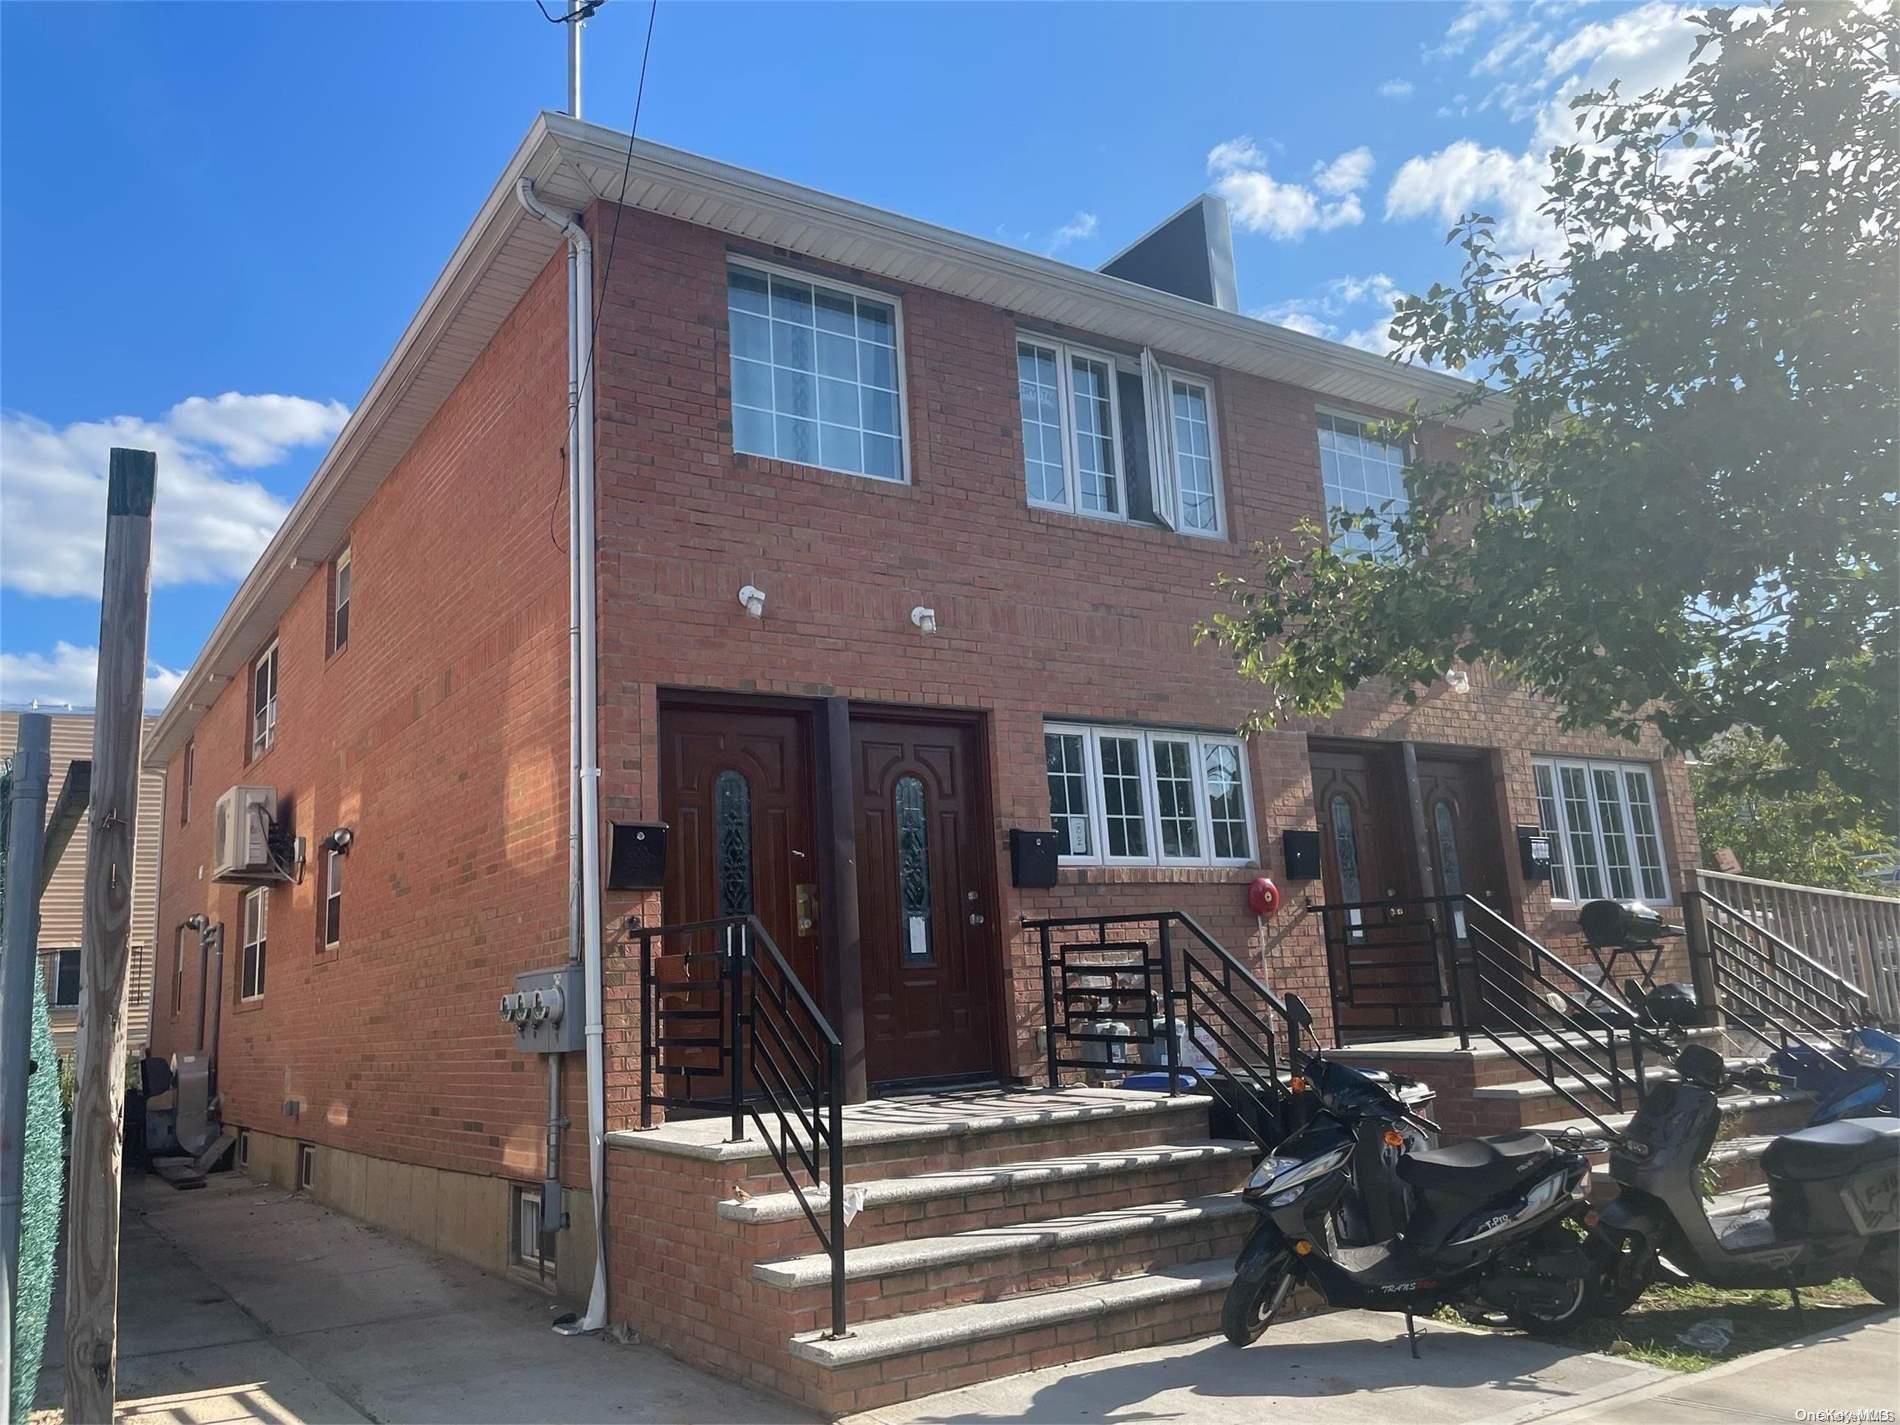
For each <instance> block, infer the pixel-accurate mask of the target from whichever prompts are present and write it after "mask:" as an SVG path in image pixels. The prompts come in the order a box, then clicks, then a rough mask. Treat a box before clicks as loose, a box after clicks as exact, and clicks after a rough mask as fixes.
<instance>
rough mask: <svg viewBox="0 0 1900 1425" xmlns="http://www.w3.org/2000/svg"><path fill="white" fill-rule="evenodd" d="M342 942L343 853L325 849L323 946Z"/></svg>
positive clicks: (328, 947)
mask: <svg viewBox="0 0 1900 1425" xmlns="http://www.w3.org/2000/svg"><path fill="white" fill-rule="evenodd" d="M342 943H343V853H342V852H341V851H327V852H325V853H324V863H323V948H324V949H325V950H334V949H336V947H337V946H339V945H341V944H342Z"/></svg>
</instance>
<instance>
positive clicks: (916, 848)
mask: <svg viewBox="0 0 1900 1425" xmlns="http://www.w3.org/2000/svg"><path fill="white" fill-rule="evenodd" d="M978 756H979V754H978V742H977V736H976V730H975V728H973V727H970V726H968V725H964V724H954V723H952V724H941V723H927V722H906V721H899V720H895V719H892V720H884V719H875V720H860V719H856V718H854V719H853V720H852V723H851V760H852V768H853V772H854V781H855V783H856V794H857V844H858V914H859V922H860V925H859V929H860V937H861V944H862V947H863V948H862V956H863V971H862V973H863V982H864V1026H865V1028H864V1039H865V1046H864V1047H865V1061H866V1073H867V1077H868V1078H869V1079H870V1081H871V1082H872V1083H873V1084H880V1083H884V1084H888V1083H893V1082H900V1081H905V1080H913V1079H941V1078H952V1077H958V1076H974V1075H984V1074H990V1073H993V1072H994V1071H995V1068H996V1045H995V1020H994V1015H995V1006H994V1000H995V988H994V987H995V976H996V971H997V954H996V944H997V940H996V936H997V932H998V927H997V926H996V925H995V924H994V923H993V921H994V913H993V910H992V907H991V899H992V897H991V892H990V884H989V864H990V849H989V844H988V833H987V828H986V823H985V818H984V816H983V813H982V810H981V806H982V801H981V795H982V793H981V782H980V777H981V768H980V765H979V762H978Z"/></svg>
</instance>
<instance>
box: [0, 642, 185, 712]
mask: <svg viewBox="0 0 1900 1425" xmlns="http://www.w3.org/2000/svg"><path fill="white" fill-rule="evenodd" d="M183 678H184V674H183V673H181V672H178V671H176V670H174V669H171V668H167V667H164V666H163V665H162V664H158V663H148V664H147V665H146V667H145V710H146V711H147V712H157V711H158V710H159V709H160V708H162V707H164V706H165V704H166V703H168V702H170V701H171V696H172V694H173V693H175V692H177V691H178V684H179V683H180V682H181V681H182V680H183ZM98 682H99V650H98V649H97V648H81V647H79V646H77V645H76V644H71V643H67V642H66V641H65V640H64V639H61V640H60V641H58V642H57V643H55V644H54V645H53V652H52V654H51V656H50V657H49V656H48V655H46V654H43V653H0V703H7V704H10V705H12V704H17V705H20V706H25V705H27V704H30V703H33V702H36V701H37V702H38V703H39V704H40V706H42V707H46V708H53V707H65V706H72V707H76V708H89V707H91V706H92V705H93V700H94V696H95V693H96V690H97V687H98Z"/></svg>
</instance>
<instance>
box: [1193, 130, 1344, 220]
mask: <svg viewBox="0 0 1900 1425" xmlns="http://www.w3.org/2000/svg"><path fill="white" fill-rule="evenodd" d="M1207 171H1208V172H1209V173H1210V174H1212V175H1213V177H1214V187H1215V189H1216V190H1217V191H1218V192H1219V193H1220V195H1221V196H1222V197H1223V198H1225V199H1226V200H1227V202H1228V205H1229V207H1231V208H1232V209H1233V214H1234V217H1235V219H1236V220H1237V221H1238V222H1239V223H1240V225H1241V226H1242V227H1243V228H1246V229H1247V230H1248V231H1249V232H1256V233H1265V234H1266V235H1267V236H1269V237H1274V238H1283V239H1291V238H1301V237H1304V236H1305V235H1306V234H1307V233H1309V232H1311V231H1313V230H1314V229H1318V230H1319V231H1321V232H1330V231H1331V230H1332V229H1334V228H1341V227H1351V226H1353V225H1354V224H1356V223H1360V222H1363V221H1365V216H1366V212H1365V208H1364V207H1363V206H1362V205H1361V204H1360V201H1359V196H1358V190H1359V189H1360V188H1363V187H1364V186H1365V183H1366V179H1367V177H1368V176H1369V175H1370V174H1371V172H1372V150H1370V149H1368V148H1356V149H1351V150H1349V151H1347V152H1346V153H1342V154H1340V155H1339V157H1337V158H1335V159H1333V160H1332V161H1331V162H1329V163H1320V164H1316V165H1315V173H1316V175H1317V176H1316V177H1315V179H1314V184H1315V187H1317V188H1318V189H1319V193H1315V192H1314V190H1313V188H1309V187H1307V186H1306V185H1305V184H1303V183H1282V182H1280V181H1279V180H1278V179H1276V178H1275V177H1274V176H1273V175H1272V174H1271V173H1269V172H1268V171H1267V159H1266V155H1265V154H1264V153H1262V152H1261V151H1260V147H1259V145H1258V144H1256V143H1255V142H1254V141H1253V140H1252V139H1250V138H1246V137H1244V136H1243V137H1240V138H1232V139H1228V140H1227V141H1226V142H1225V143H1219V144H1216V145H1215V146H1214V147H1213V148H1212V149H1210V150H1209V151H1208V155H1207ZM1320 193H1323V194H1325V195H1327V196H1328V197H1330V198H1331V199H1332V200H1333V201H1331V202H1327V201H1325V200H1324V199H1322V198H1321V196H1320Z"/></svg>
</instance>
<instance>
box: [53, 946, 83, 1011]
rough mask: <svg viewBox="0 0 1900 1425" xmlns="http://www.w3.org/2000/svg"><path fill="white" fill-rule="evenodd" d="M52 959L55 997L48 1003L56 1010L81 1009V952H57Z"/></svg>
mask: <svg viewBox="0 0 1900 1425" xmlns="http://www.w3.org/2000/svg"><path fill="white" fill-rule="evenodd" d="M52 958H53V995H52V998H51V999H49V1000H48V1001H47V1003H48V1004H49V1005H51V1006H52V1007H53V1008H54V1009H77V1008H79V980H80V974H79V967H80V960H81V955H80V952H79V951H77V950H55V951H54V952H53V957H52Z"/></svg>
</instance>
